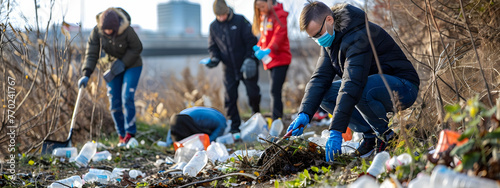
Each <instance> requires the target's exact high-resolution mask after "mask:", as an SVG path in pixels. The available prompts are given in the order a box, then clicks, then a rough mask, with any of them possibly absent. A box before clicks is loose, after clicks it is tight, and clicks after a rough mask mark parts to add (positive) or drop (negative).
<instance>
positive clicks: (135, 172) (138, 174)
mask: <svg viewBox="0 0 500 188" xmlns="http://www.w3.org/2000/svg"><path fill="white" fill-rule="evenodd" d="M128 175H129V176H130V178H132V179H137V178H139V177H142V178H144V177H146V174H144V173H143V172H141V171H140V170H131V171H130V172H128Z"/></svg>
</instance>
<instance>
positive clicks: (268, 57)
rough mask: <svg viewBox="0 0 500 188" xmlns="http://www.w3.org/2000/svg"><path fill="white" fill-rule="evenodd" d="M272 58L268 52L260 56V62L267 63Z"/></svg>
mask: <svg viewBox="0 0 500 188" xmlns="http://www.w3.org/2000/svg"><path fill="white" fill-rule="evenodd" d="M272 60H273V58H271V56H269V54H268V55H266V56H264V57H263V58H262V62H263V63H264V64H269V63H270V62H271V61H272Z"/></svg>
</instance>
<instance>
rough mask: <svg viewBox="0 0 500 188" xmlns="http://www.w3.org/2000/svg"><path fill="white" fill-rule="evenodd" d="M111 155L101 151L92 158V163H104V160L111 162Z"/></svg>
mask: <svg viewBox="0 0 500 188" xmlns="http://www.w3.org/2000/svg"><path fill="white" fill-rule="evenodd" d="M111 157H112V156H111V153H109V151H101V152H97V153H95V154H94V157H92V161H94V162H97V161H102V160H108V161H109V160H111Z"/></svg>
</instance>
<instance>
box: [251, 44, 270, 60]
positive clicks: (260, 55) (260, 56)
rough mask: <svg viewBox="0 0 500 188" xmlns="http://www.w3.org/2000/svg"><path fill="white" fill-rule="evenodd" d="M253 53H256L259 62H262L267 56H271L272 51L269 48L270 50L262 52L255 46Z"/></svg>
mask: <svg viewBox="0 0 500 188" xmlns="http://www.w3.org/2000/svg"><path fill="white" fill-rule="evenodd" d="M253 51H255V53H254V55H255V57H256V58H257V59H259V60H262V58H264V57H266V55H269V54H270V53H271V49H269V48H268V49H265V50H262V49H260V47H259V46H257V45H255V46H253Z"/></svg>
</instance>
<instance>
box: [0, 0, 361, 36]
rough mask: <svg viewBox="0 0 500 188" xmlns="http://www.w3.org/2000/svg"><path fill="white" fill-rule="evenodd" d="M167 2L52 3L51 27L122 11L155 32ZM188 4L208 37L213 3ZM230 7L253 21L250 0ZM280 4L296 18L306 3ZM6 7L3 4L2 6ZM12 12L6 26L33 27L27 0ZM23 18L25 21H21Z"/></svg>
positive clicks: (43, 5) (44, 12)
mask: <svg viewBox="0 0 500 188" xmlns="http://www.w3.org/2000/svg"><path fill="white" fill-rule="evenodd" d="M168 1H169V0H54V2H55V4H54V7H53V9H52V10H53V12H52V14H53V15H52V23H61V22H62V20H63V18H64V20H65V21H66V22H67V23H71V24H78V23H80V20H82V21H83V24H82V25H83V27H84V28H93V27H94V26H95V24H96V21H95V15H96V14H97V13H99V12H101V11H103V10H105V9H106V8H108V7H122V8H123V9H125V10H126V11H127V12H128V13H129V14H130V16H131V17H132V24H133V25H139V26H140V27H141V28H142V29H146V30H156V29H157V12H156V6H157V5H158V4H159V3H164V2H168ZM187 1H189V2H193V3H198V4H200V5H201V23H202V25H201V31H202V34H203V35H208V27H209V25H210V23H211V22H212V21H213V20H214V19H215V16H214V14H213V9H212V4H213V0H187ZM350 1H352V0H323V2H325V3H326V4H327V5H329V6H331V5H333V4H334V3H336V2H350ZM38 2H39V3H38V4H39V7H40V8H39V9H38V11H39V12H38V14H39V18H40V23H43V25H46V23H47V21H48V18H49V15H50V14H49V13H50V6H51V4H50V0H38ZM226 2H227V3H228V5H229V6H230V7H233V8H234V9H235V12H236V13H239V14H243V15H244V16H245V17H246V18H247V19H248V20H249V21H250V22H251V21H252V19H253V2H254V1H253V0H226ZM278 2H283V5H284V7H285V10H286V11H288V12H291V13H295V14H294V15H290V16H289V18H288V19H289V20H290V19H291V17H292V16H295V17H298V14H300V10H301V9H302V7H303V5H304V3H305V2H306V0H278ZM3 4H4V5H5V1H4V3H3ZM11 6H12V7H14V8H15V9H14V11H13V12H12V13H11V15H10V16H9V19H10V20H9V22H11V23H13V24H14V25H19V26H21V25H23V24H25V23H26V20H27V21H28V24H29V25H35V24H34V23H36V21H35V19H34V18H35V11H34V10H35V3H34V1H30V0H16V1H14V4H13V5H11ZM4 10H5V6H3V7H2V12H0V13H1V14H2V16H3V14H5V11H4ZM21 15H24V16H25V17H26V19H23V18H22V17H21Z"/></svg>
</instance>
